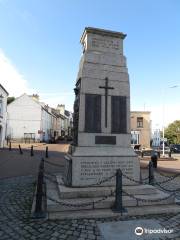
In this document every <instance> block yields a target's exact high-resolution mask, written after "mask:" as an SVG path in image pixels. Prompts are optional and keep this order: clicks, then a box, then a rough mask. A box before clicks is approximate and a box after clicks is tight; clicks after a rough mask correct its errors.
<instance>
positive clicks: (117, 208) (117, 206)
mask: <svg viewBox="0 0 180 240" xmlns="http://www.w3.org/2000/svg"><path fill="white" fill-rule="evenodd" d="M112 211H113V212H117V213H121V216H122V213H123V212H127V210H126V209H125V208H124V207H123V203H122V172H121V170H120V169H118V170H117V172H116V196H115V203H114V206H113V208H112Z"/></svg>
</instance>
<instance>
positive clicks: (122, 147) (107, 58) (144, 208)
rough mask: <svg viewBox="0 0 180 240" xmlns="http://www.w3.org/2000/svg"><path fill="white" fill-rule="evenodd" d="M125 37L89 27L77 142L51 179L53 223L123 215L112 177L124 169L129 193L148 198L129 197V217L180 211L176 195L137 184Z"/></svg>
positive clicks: (126, 201)
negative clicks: (61, 170)
mask: <svg viewBox="0 0 180 240" xmlns="http://www.w3.org/2000/svg"><path fill="white" fill-rule="evenodd" d="M125 37H126V35H125V34H123V33H121V32H114V31H107V30H103V29H97V28H85V30H84V33H83V35H82V37H81V44H82V45H83V54H82V57H81V61H80V66H79V72H78V77H77V81H76V87H75V89H74V91H75V102H74V139H73V144H72V145H71V147H70V149H69V152H68V154H67V155H66V156H65V173H64V176H62V174H61V173H56V174H55V179H56V180H54V181H52V180H50V179H49V178H50V177H48V178H46V186H47V189H46V197H47V204H46V205H47V213H48V218H49V219H68V218H70V219H72V218H75V219H76V218H88V217H90V218H92V217H98V218H99V217H110V216H115V215H116V216H119V213H114V212H112V211H111V208H112V207H113V206H114V201H115V196H114V190H115V177H113V178H111V176H113V175H115V173H116V170H117V169H119V168H120V169H121V171H122V172H123V174H125V175H126V176H125V175H124V176H125V177H123V179H122V181H123V190H124V191H125V192H126V193H128V194H131V195H133V196H134V197H137V198H138V199H144V200H145V201H140V202H139V203H138V202H137V200H136V199H135V198H132V197H131V196H130V195H127V194H123V207H126V208H127V210H128V212H127V213H126V214H128V215H130V216H132V215H142V214H157V213H174V212H178V211H180V209H179V206H176V204H175V198H174V196H172V195H170V194H169V193H166V192H163V191H161V190H159V189H157V188H156V187H155V186H152V185H147V184H136V183H139V180H140V164H139V161H138V157H137V156H136V154H135V153H134V150H133V149H132V148H131V147H130V138H131V136H130V91H129V76H128V71H127V67H126V59H125V56H124V55H123V40H124V38H125ZM128 177H129V178H128ZM130 178H132V179H134V180H136V181H135V182H133V181H130V180H129V179H130ZM107 179H108V181H105V180H107ZM149 199H152V201H149ZM159 199H162V200H161V201H160V200H159ZM163 199H164V200H163ZM146 200H147V201H146ZM152 206H153V207H152ZM101 209H102V210H101Z"/></svg>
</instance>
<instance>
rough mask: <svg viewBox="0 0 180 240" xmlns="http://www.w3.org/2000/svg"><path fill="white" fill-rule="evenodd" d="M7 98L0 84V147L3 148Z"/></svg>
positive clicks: (6, 93)
mask: <svg viewBox="0 0 180 240" xmlns="http://www.w3.org/2000/svg"><path fill="white" fill-rule="evenodd" d="M7 97H8V92H7V91H6V89H5V88H4V87H3V86H2V85H1V84H0V147H4V144H5V136H6V129H7Z"/></svg>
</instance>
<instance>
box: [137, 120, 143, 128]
mask: <svg viewBox="0 0 180 240" xmlns="http://www.w3.org/2000/svg"><path fill="white" fill-rule="evenodd" d="M137 127H138V128H142V127H143V117H137Z"/></svg>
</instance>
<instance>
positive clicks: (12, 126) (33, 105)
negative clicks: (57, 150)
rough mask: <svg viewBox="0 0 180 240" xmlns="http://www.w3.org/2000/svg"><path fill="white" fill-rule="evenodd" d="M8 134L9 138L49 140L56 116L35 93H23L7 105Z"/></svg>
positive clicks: (52, 133)
mask: <svg viewBox="0 0 180 240" xmlns="http://www.w3.org/2000/svg"><path fill="white" fill-rule="evenodd" d="M7 109H8V135H10V137H11V139H18V140H21V141H23V140H24V139H29V138H30V139H33V140H35V141H49V140H50V139H51V138H52V137H53V136H54V131H56V129H54V126H55V124H54V122H55V121H56V119H55V118H56V116H55V115H54V114H52V113H51V108H50V107H48V105H45V104H44V103H40V102H39V98H38V96H37V95H33V96H28V95H27V94H23V95H21V96H20V97H18V98H16V99H15V100H14V101H13V102H12V103H10V104H9V105H8V107H7Z"/></svg>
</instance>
